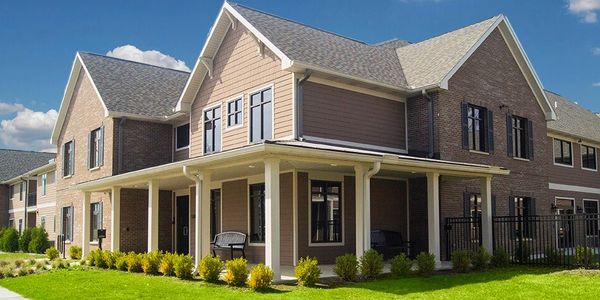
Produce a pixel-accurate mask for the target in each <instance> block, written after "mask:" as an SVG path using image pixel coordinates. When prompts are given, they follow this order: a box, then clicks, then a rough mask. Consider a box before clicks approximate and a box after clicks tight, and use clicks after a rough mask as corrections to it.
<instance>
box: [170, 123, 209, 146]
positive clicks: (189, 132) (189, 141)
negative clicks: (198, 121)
mask: <svg viewBox="0 0 600 300" xmlns="http://www.w3.org/2000/svg"><path fill="white" fill-rule="evenodd" d="M202 117H204V115H202ZM185 125H188V139H189V140H188V144H187V146H185V147H181V148H177V138H178V134H177V128H179V127H181V126H185ZM191 143H192V126H191V123H184V124H180V125H179V126H175V151H176V152H177V151H181V150H185V149H189V148H190V144H191Z"/></svg>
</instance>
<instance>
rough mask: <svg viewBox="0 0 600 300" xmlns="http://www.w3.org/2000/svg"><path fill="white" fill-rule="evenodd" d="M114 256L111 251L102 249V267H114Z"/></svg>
mask: <svg viewBox="0 0 600 300" xmlns="http://www.w3.org/2000/svg"><path fill="white" fill-rule="evenodd" d="M116 259H117V258H116V256H115V254H114V253H113V252H110V251H108V250H104V251H102V261H103V262H104V267H105V268H107V269H113V268H114V267H115V260H116Z"/></svg>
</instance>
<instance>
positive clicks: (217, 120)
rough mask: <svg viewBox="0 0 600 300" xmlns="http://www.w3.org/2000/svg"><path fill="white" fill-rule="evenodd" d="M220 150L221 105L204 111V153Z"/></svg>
mask: <svg viewBox="0 0 600 300" xmlns="http://www.w3.org/2000/svg"><path fill="white" fill-rule="evenodd" d="M219 151H221V107H220V106H217V107H214V108H209V109H206V110H205V111H204V153H214V152H219Z"/></svg>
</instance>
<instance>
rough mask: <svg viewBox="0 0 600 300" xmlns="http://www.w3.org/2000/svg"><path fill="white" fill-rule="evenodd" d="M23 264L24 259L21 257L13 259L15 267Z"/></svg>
mask: <svg viewBox="0 0 600 300" xmlns="http://www.w3.org/2000/svg"><path fill="white" fill-rule="evenodd" d="M24 264H25V261H24V260H22V259H17V260H15V267H17V268H18V267H20V266H22V265H24Z"/></svg>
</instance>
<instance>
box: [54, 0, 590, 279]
mask: <svg viewBox="0 0 600 300" xmlns="http://www.w3.org/2000/svg"><path fill="white" fill-rule="evenodd" d="M553 97H554V96H553V94H551V93H547V92H546V91H545V90H544V88H543V86H542V84H541V82H540V80H539V78H538V77H537V75H536V73H535V71H534V69H533V68H532V66H531V63H530V62H529V60H528V58H527V56H526V54H525V52H524V51H523V49H522V47H521V45H520V42H519V40H518V39H517V37H516V35H515V33H514V30H513V28H512V27H511V25H510V23H509V22H508V20H507V18H506V17H504V16H502V15H499V16H495V17H493V18H490V19H487V20H483V21H481V22H479V23H476V24H473V25H470V26H467V27H464V28H460V29H458V30H455V31H451V32H449V33H446V34H443V35H440V36H436V37H433V38H430V39H427V40H424V41H421V42H418V43H408V42H405V41H402V40H398V39H395V40H390V41H386V42H382V43H378V44H366V43H363V42H360V41H357V40H354V39H351V38H347V37H343V36H340V35H337V34H335V33H331V32H327V31H324V30H321V29H317V28H314V27H310V26H307V25H304V24H300V23H298V22H295V21H291V20H287V19H284V18H281V17H278V16H273V15H271V14H268V13H265V12H261V11H257V10H254V9H251V8H248V7H245V6H242V5H238V4H232V3H229V2H225V3H224V4H223V7H222V9H221V11H220V12H219V14H218V16H217V19H216V20H215V23H214V25H213V26H212V28H211V31H210V33H209V35H208V37H207V40H206V41H205V42H204V46H203V48H202V51H201V53H200V56H199V58H198V60H197V62H196V64H195V66H194V69H193V70H192V72H190V73H187V72H181V71H176V70H171V69H166V68H161V67H156V66H150V65H145V64H141V63H135V62H130V61H125V60H121V59H116V58H110V57H105V56H101V55H96V54H91V53H84V52H80V53H78V54H77V55H76V57H75V60H74V63H73V68H72V71H71V76H70V78H69V81H68V83H67V87H66V89H65V95H64V98H63V101H62V104H61V108H60V111H59V116H58V120H57V123H56V126H55V128H54V131H53V133H52V142H53V143H54V144H55V145H56V146H57V150H58V155H57V159H56V169H57V170H58V173H57V179H56V189H57V190H56V194H57V201H56V202H57V214H58V215H59V216H60V219H61V222H60V232H61V235H62V236H63V237H64V239H65V240H66V244H67V246H68V245H80V246H82V248H83V252H84V254H86V253H88V252H89V251H90V249H92V248H93V247H97V244H98V242H99V241H98V237H97V229H101V228H104V229H106V230H107V234H106V235H107V237H106V240H105V241H106V244H105V245H104V246H105V247H104V248H105V249H106V248H108V249H111V250H121V251H138V252H140V251H152V250H167V251H173V252H178V253H189V254H192V255H193V256H194V257H195V259H196V262H197V261H198V260H199V259H200V258H201V257H203V256H206V255H209V254H210V241H211V240H212V237H213V236H214V234H216V233H218V232H223V231H240V232H244V233H247V234H248V245H247V251H246V254H247V257H248V259H249V260H250V262H254V263H256V262H265V263H266V264H267V265H269V266H270V267H271V268H273V271H274V274H275V279H278V278H279V277H280V275H281V266H293V265H295V264H296V262H297V260H298V259H299V258H300V257H304V256H314V257H317V258H318V259H319V261H320V262H321V263H324V264H330V263H333V262H334V260H335V257H336V256H339V255H342V254H345V253H356V254H357V255H362V253H364V251H365V250H366V249H369V248H370V247H371V236H370V235H371V231H372V230H377V229H379V230H392V231H396V232H400V233H401V234H402V235H403V237H404V238H405V239H409V240H411V241H414V243H415V249H414V251H428V252H430V253H433V254H435V256H436V259H437V260H438V262H439V261H440V260H441V259H444V258H445V257H447V254H448V253H446V247H444V246H443V245H444V243H445V242H446V241H445V239H446V235H445V234H444V220H446V219H447V218H449V217H465V216H481V220H482V221H481V232H482V234H481V241H478V242H480V243H481V244H482V245H483V246H484V247H485V248H487V249H488V250H489V251H492V250H493V249H492V248H493V234H492V216H493V215H535V214H551V213H553V206H552V205H551V204H552V203H554V199H553V198H552V196H553V195H554V193H555V190H556V189H554V188H553V187H555V186H553V185H552V184H551V183H550V182H552V183H560V184H566V183H564V182H562V181H560V180H559V179H556V180H555V179H552V175H549V171H550V170H551V169H552V168H553V166H552V165H551V162H552V159H553V152H552V151H553V140H552V137H553V136H554V135H555V134H558V133H557V132H562V134H563V135H564V134H566V135H569V136H570V137H571V139H572V138H573V137H575V136H578V135H579V133H575V132H573V131H572V130H573V128H567V129H565V130H566V131H564V130H563V131H560V130H559V129H556V128H555V127H553V126H554V125H550V124H561V123H562V122H565V121H564V120H566V119H568V118H569V114H568V113H564V114H563V113H562V110H561V109H562V108H561V107H560V105H559V106H556V105H554V104H553V103H554V102H553V100H552V99H553ZM557 111H558V118H557ZM553 122H554V123H553ZM586 122H592V123H594V124H597V122H598V120H589V119H586ZM565 132H566V133H565ZM582 138H583V137H582ZM593 140H594V139H593V138H591V137H588V138H585V141H586V142H588V141H589V145H592V146H593V145H595V144H594V143H592V141H593ZM588 153H589V152H588ZM586 161H588V160H586ZM586 174H587V173H586ZM577 176H579V175H577ZM549 177H550V178H551V179H550V180H555V181H549ZM590 184H591V183H590ZM594 191H596V190H594ZM594 193H596V194H598V193H597V192H594Z"/></svg>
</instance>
